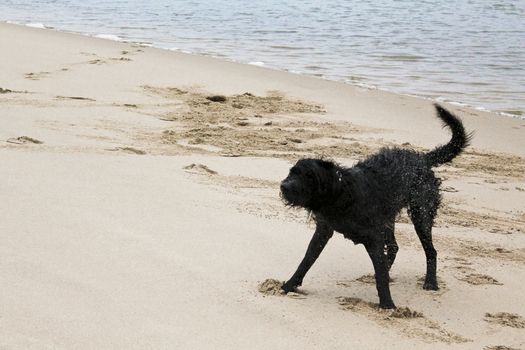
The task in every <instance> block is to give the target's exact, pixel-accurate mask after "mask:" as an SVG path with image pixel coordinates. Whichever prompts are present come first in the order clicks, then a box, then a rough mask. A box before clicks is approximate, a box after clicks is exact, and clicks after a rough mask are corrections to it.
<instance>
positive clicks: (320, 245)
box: [281, 223, 334, 293]
mask: <svg viewBox="0 0 525 350" xmlns="http://www.w3.org/2000/svg"><path fill="white" fill-rule="evenodd" d="M333 234H334V230H333V229H332V228H330V227H329V226H328V225H326V224H322V223H317V227H316V229H315V233H314V235H313V237H312V239H311V241H310V244H309V245H308V249H307V250H306V254H305V256H304V258H303V260H302V261H301V263H300V264H299V267H298V268H297V271H295V273H294V274H293V276H292V277H291V278H290V279H289V280H288V281H287V282H285V283H284V284H283V286H282V287H281V288H282V289H283V290H284V291H285V292H286V293H288V292H292V291H294V290H295V289H296V288H297V287H299V286H300V285H302V284H303V278H304V276H305V275H306V273H307V272H308V270H310V268H311V267H312V265H313V264H314V262H315V261H316V260H317V258H318V257H319V255H320V254H321V252H322V251H323V249H324V247H325V246H326V243H328V241H329V240H330V238H331V237H332V236H333Z"/></svg>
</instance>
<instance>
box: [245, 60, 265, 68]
mask: <svg viewBox="0 0 525 350" xmlns="http://www.w3.org/2000/svg"><path fill="white" fill-rule="evenodd" d="M248 64H251V65H252V66H258V67H263V66H264V62H261V61H254V62H248Z"/></svg>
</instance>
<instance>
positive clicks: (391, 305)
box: [379, 301, 396, 309]
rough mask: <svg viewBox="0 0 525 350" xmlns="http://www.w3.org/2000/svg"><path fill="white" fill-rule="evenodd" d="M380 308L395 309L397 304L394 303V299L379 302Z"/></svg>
mask: <svg viewBox="0 0 525 350" xmlns="http://www.w3.org/2000/svg"><path fill="white" fill-rule="evenodd" d="M379 308H381V309H395V308H396V306H395V305H394V302H393V301H390V302H387V303H379Z"/></svg>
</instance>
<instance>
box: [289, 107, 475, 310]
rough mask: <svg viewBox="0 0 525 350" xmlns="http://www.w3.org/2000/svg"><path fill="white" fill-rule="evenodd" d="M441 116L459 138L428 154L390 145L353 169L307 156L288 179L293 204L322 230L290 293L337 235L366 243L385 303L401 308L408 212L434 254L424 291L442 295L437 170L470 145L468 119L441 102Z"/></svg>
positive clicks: (425, 246)
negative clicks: (399, 258)
mask: <svg viewBox="0 0 525 350" xmlns="http://www.w3.org/2000/svg"><path fill="white" fill-rule="evenodd" d="M435 108H436V111H437V116H438V117H439V118H440V119H441V120H442V122H443V124H444V126H446V127H448V128H449V129H450V130H451V131H452V138H451V140H450V141H449V142H448V143H447V144H445V145H442V146H438V147H436V148H435V149H433V150H432V151H430V152H428V153H421V152H416V151H413V150H408V149H400V148H383V149H381V150H380V151H379V152H377V153H376V154H374V155H372V156H370V157H368V158H367V159H365V160H362V161H360V162H358V163H357V164H356V165H355V166H353V167H351V168H346V167H343V166H341V165H339V164H337V163H335V162H332V161H328V160H324V159H301V160H299V161H298V162H297V163H296V164H295V165H294V166H293V167H292V168H291V169H290V173H289V175H288V176H287V177H286V178H285V179H284V180H283V181H282V182H281V198H282V199H283V201H284V203H285V204H286V205H289V206H292V207H302V208H305V209H306V210H307V211H309V212H310V213H311V216H312V218H313V219H314V220H315V223H316V230H315V233H314V235H313V237H312V240H311V241H310V244H309V245H308V249H307V251H306V255H305V257H304V258H303V260H302V261H301V263H300V265H299V267H298V268H297V271H295V273H294V274H293V275H292V277H291V278H290V279H289V280H288V281H286V282H285V283H284V284H283V286H282V289H283V290H284V291H285V292H291V291H294V290H296V288H297V287H298V286H301V285H302V282H303V278H304V276H305V275H306V273H307V272H308V270H309V269H310V267H311V266H312V265H313V263H314V262H315V261H316V260H317V258H318V257H319V254H320V253H321V251H322V250H323V248H324V247H325V245H326V243H327V242H328V240H329V239H330V238H331V237H332V235H333V233H334V231H337V232H339V233H342V234H343V235H344V237H345V238H348V239H350V240H352V241H353V242H354V243H355V244H359V243H361V244H363V245H364V246H365V248H366V250H367V252H368V254H369V256H370V258H371V259H372V263H373V266H374V270H375V279H376V286H377V291H378V294H379V306H380V307H381V308H385V309H391V308H395V305H394V302H393V300H392V297H391V295H390V288H389V270H390V268H391V266H392V264H393V263H394V260H395V258H396V253H397V251H398V245H397V243H396V240H395V237H394V221H395V218H396V216H397V215H398V213H399V212H400V211H401V209H403V208H407V209H408V213H409V215H410V218H411V219H412V223H413V224H414V227H415V230H416V232H417V235H418V237H419V239H420V241H421V244H422V246H423V249H424V251H425V255H426V261H427V270H426V277H425V282H424V285H423V288H424V289H427V290H437V289H438V283H437V278H436V256H437V254H436V250H435V249H434V246H433V244H432V226H433V223H434V218H435V216H436V213H437V209H438V207H439V204H440V200H441V196H440V192H439V187H440V184H441V181H440V180H439V179H438V178H436V176H435V175H434V172H433V170H432V167H435V166H438V165H440V164H444V163H447V162H450V161H451V160H452V159H454V158H455V157H456V156H457V155H459V154H460V153H461V152H462V151H463V150H464V149H465V148H466V147H467V146H468V144H469V141H470V138H471V134H467V133H466V132H465V129H464V127H463V124H462V122H461V120H460V119H459V118H458V117H456V116H455V115H453V114H452V113H450V112H449V111H447V110H446V109H444V108H443V107H441V106H439V105H437V104H436V105H435Z"/></svg>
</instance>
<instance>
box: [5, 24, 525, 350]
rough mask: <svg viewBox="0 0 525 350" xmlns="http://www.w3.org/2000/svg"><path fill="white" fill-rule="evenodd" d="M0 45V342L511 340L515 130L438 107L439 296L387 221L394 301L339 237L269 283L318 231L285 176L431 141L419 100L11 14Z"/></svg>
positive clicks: (518, 181)
mask: <svg viewBox="0 0 525 350" xmlns="http://www.w3.org/2000/svg"><path fill="white" fill-rule="evenodd" d="M0 52H2V53H3V55H2V65H1V68H0V123H1V127H0V162H1V167H0V177H1V178H0V179H1V181H0V193H1V196H2V198H1V203H2V208H1V210H0V235H1V237H0V239H1V242H2V244H1V245H0V256H1V259H0V281H1V292H0V349H48V348H49V349H146V348H147V349H168V348H169V349H247V348H249V349H269V348H272V349H303V350H304V349H349V348H355V349H384V348H387V349H406V348H410V347H412V348H416V349H443V348H451V349H520V348H521V349H524V348H525V331H524V329H523V324H524V323H523V317H525V299H524V298H523V295H524V291H523V280H525V177H524V173H525V159H524V157H525V137H524V136H525V121H523V120H518V119H510V118H503V117H500V116H497V115H493V114H490V113H482V112H479V111H475V110H472V109H468V108H463V107H454V106H448V107H449V108H451V109H452V110H454V111H455V112H457V113H458V114H459V115H460V116H461V117H462V118H463V120H464V122H465V125H466V126H467V128H468V129H469V130H474V131H475V133H476V134H475V138H474V141H473V145H472V147H471V148H469V150H468V152H466V154H464V155H463V156H461V157H459V158H458V159H457V160H455V161H454V163H453V164H451V165H449V166H443V167H441V168H439V169H438V173H439V175H440V177H442V178H443V179H444V184H443V187H444V205H443V207H442V209H441V210H440V215H439V219H438V220H437V223H436V227H435V229H434V232H435V234H434V237H435V244H436V248H437V250H438V254H439V255H438V256H439V261H438V276H439V279H440V282H441V286H442V288H441V290H439V291H437V292H429V291H424V290H423V289H422V288H421V278H422V276H423V274H424V269H425V263H424V261H425V259H424V255H423V251H422V249H421V247H420V245H419V243H418V242H417V238H416V237H415V234H414V231H413V228H412V226H411V225H410V224H409V223H408V220H407V217H406V214H402V215H400V217H399V220H398V223H397V225H396V236H397V237H398V241H399V243H400V249H401V250H400V252H399V254H398V259H397V261H396V264H395V265H394V268H393V271H392V276H391V277H392V284H391V285H392V294H393V298H394V300H395V301H396V304H397V305H398V306H399V307H400V309H399V310H398V311H397V312H396V313H391V312H387V311H381V310H378V309H377V305H376V304H375V303H376V302H377V293H376V290H375V286H374V284H373V280H372V278H371V275H370V273H371V272H372V266H371V263H370V261H369V259H368V257H367V256H366V253H365V251H364V249H363V247H362V246H354V245H353V244H351V243H350V242H349V241H345V240H344V239H343V238H342V237H340V236H339V235H336V237H334V239H332V241H331V242H330V243H329V244H328V247H327V248H326V250H325V252H323V254H322V256H321V258H320V259H319V261H318V262H317V263H316V265H315V266H314V267H313V268H312V270H311V271H310V273H309V274H308V276H307V277H306V279H305V281H304V286H303V287H302V288H301V290H300V291H301V293H300V294H297V295H292V297H289V296H282V295H280V293H275V292H272V288H274V287H275V286H276V285H277V286H278V284H279V281H283V280H285V279H286V278H288V277H289V276H290V275H291V273H293V271H294V269H295V268H296V266H297V264H298V263H299V261H300V259H301V258H302V256H303V253H304V251H305V249H306V246H307V244H308V241H309V239H310V236H311V234H312V231H313V225H312V223H311V221H309V219H308V217H307V216H306V214H305V213H304V212H301V211H293V210H289V209H285V208H284V206H283V205H282V203H281V202H280V200H279V195H278V183H279V180H281V179H282V178H283V177H284V176H285V175H286V173H287V170H288V168H289V167H290V165H291V164H292V162H293V161H295V160H297V159H298V158H300V157H304V156H325V157H331V158H334V159H336V160H337V161H339V162H341V163H343V164H345V165H352V164H353V163H354V162H355V161H356V160H358V159H360V158H362V157H365V156H366V155H368V154H370V153H372V152H374V151H375V150H377V149H379V148H380V147H384V146H394V145H398V146H402V147H411V148H414V149H418V150H425V149H429V148H431V147H433V146H435V145H437V144H440V143H443V142H446V141H447V140H448V138H449V135H448V132H447V131H445V130H442V129H441V126H440V123H439V121H438V120H437V119H436V118H435V117H434V112H433V108H432V104H431V102H430V101H426V100H422V99H417V98H413V97H408V96H400V95H395V94H390V93H385V92H381V91H375V90H366V89H362V88H357V87H352V86H349V85H344V84H340V83H336V82H329V81H324V80H319V79H315V78H308V77H304V76H298V75H292V74H287V73H283V72H278V71H274V70H268V69H264V68H260V67H254V66H247V65H241V64H236V63H230V62H225V61H220V60H216V59H212V58H207V57H199V56H192V55H185V54H179V53H173V52H168V51H162V50H157V49H152V48H145V47H141V46H138V45H134V44H126V43H117V42H111V41H106V40H102V39H95V38H88V37H83V36H78V35H71V34H65V33H59V32H54V31H48V30H40V29H34V28H26V27H20V26H14V25H8V24H0ZM217 96H220V97H217ZM271 278H273V279H275V280H274V281H270V284H267V285H264V286H263V287H265V288H266V289H264V288H263V289H262V290H263V291H264V292H265V293H261V292H260V291H259V287H260V285H261V283H264V281H266V280H267V279H271ZM371 282H372V283H371ZM268 294H270V295H268ZM272 294H274V295H272Z"/></svg>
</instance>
